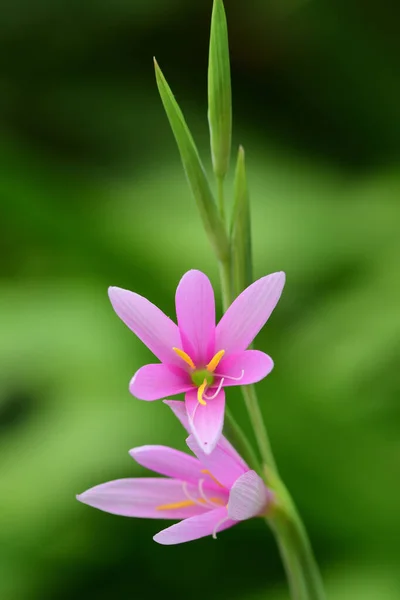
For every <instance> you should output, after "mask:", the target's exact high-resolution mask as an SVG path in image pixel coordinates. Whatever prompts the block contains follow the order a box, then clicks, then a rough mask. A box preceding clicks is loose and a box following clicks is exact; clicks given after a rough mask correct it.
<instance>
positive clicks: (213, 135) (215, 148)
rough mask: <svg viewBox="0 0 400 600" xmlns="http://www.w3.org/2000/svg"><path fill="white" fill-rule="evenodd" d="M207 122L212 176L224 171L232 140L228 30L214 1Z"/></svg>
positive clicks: (219, 3)
mask: <svg viewBox="0 0 400 600" xmlns="http://www.w3.org/2000/svg"><path fill="white" fill-rule="evenodd" d="M208 123H209V127H210V143H211V156H212V163H213V168H214V173H215V175H216V176H217V177H218V178H221V179H223V178H224V177H225V175H226V173H227V171H228V167H229V159H230V154H231V137H232V95H231V76H230V65H229V45H228V28H227V24H226V17H225V10H224V5H223V2H222V0H214V6H213V11H212V17H211V34H210V52H209V61H208Z"/></svg>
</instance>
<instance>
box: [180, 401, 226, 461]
mask: <svg viewBox="0 0 400 600" xmlns="http://www.w3.org/2000/svg"><path fill="white" fill-rule="evenodd" d="M185 405H186V410H187V414H188V419H189V425H190V429H191V431H192V433H193V435H194V436H195V438H196V440H197V442H198V443H199V445H200V447H201V449H202V450H203V452H205V453H206V454H210V453H211V452H212V451H213V450H214V448H215V446H216V445H217V442H218V440H219V439H220V437H221V433H222V427H223V425H224V411H225V392H224V390H221V391H220V392H219V394H218V396H217V397H216V398H214V399H213V400H207V405H206V406H203V405H202V404H200V403H199V402H198V400H197V390H193V391H190V392H187V393H186V395H185Z"/></svg>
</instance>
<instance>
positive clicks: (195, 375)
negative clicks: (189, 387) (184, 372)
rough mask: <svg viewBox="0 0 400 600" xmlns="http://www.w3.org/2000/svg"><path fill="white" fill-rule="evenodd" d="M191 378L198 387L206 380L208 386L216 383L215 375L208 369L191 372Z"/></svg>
mask: <svg viewBox="0 0 400 600" xmlns="http://www.w3.org/2000/svg"><path fill="white" fill-rule="evenodd" d="M190 379H191V380H192V382H193V383H194V385H195V386H196V387H200V386H201V385H203V383H204V381H206V386H207V387H208V386H210V385H212V384H213V383H214V375H213V374H212V373H210V371H207V369H196V371H193V372H192V373H190Z"/></svg>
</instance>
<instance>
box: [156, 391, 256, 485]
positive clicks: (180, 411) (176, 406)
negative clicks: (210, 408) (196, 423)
mask: <svg viewBox="0 0 400 600" xmlns="http://www.w3.org/2000/svg"><path fill="white" fill-rule="evenodd" d="M163 402H164V404H166V405H167V406H169V407H170V409H171V410H172V412H173V413H174V415H175V416H176V417H177V418H178V419H179V421H180V422H181V424H182V425H183V427H184V428H185V429H186V431H187V432H188V433H190V432H191V429H190V424H189V419H188V416H187V412H186V406H185V403H184V402H179V400H163ZM188 439H190V440H192V439H193V444H194V443H196V450H194V449H193V448H191V450H192V452H193V451H194V453H195V454H196V456H200V457H201V461H202V462H203V464H204V458H205V457H207V455H205V454H204V452H203V451H202V450H201V449H200V446H199V445H198V444H197V442H196V441H195V439H194V437H193V436H191V437H190V438H188ZM186 442H188V440H186ZM217 448H218V449H219V450H223V451H224V453H225V454H230V456H231V458H232V459H233V460H234V461H236V462H237V463H238V465H239V466H240V467H241V471H240V473H239V474H240V475H241V474H242V473H244V472H245V471H248V470H249V467H248V466H247V464H246V463H245V461H244V460H243V458H242V457H241V456H240V454H238V453H237V452H236V450H235V448H234V447H233V446H232V444H231V443H230V442H229V441H228V440H227V439H226V438H225V437H224V436H223V435H221V437H220V438H219V442H218V444H217V446H216V449H217ZM216 449H215V450H214V452H216ZM238 476H239V475H238ZM232 483H233V482H232Z"/></svg>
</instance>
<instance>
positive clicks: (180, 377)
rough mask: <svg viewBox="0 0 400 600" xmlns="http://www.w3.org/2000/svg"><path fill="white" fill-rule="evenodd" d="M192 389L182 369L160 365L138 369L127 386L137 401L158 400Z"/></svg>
mask: <svg viewBox="0 0 400 600" xmlns="http://www.w3.org/2000/svg"><path fill="white" fill-rule="evenodd" d="M192 388H193V384H192V383H191V381H190V380H189V377H188V375H187V373H185V371H183V369H180V368H178V367H173V366H168V365H163V364H160V363H159V364H156V365H146V366H144V367H142V368H141V369H139V370H138V371H137V372H136V373H135V375H134V376H133V377H132V379H131V382H130V384H129V391H130V392H131V394H132V395H133V396H136V398H139V400H159V399H160V398H165V396H170V395H173V394H181V393H182V392H187V391H188V390H190V389H192Z"/></svg>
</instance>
